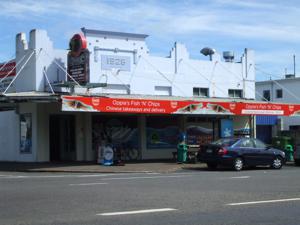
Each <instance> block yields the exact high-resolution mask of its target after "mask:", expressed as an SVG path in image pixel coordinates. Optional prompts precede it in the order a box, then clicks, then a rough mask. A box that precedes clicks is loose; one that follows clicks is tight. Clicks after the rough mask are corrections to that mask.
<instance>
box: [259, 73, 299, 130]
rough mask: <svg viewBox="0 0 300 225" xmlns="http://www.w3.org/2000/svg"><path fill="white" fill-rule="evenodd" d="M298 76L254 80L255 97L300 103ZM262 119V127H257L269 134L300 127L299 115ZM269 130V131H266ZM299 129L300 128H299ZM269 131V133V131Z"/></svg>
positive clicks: (263, 99) (264, 99) (271, 100)
mask: <svg viewBox="0 0 300 225" xmlns="http://www.w3.org/2000/svg"><path fill="white" fill-rule="evenodd" d="M299 85H300V78H299V77H295V76H294V75H287V76H286V78H283V79H277V80H267V81H259V82H256V84H255V87H256V92H257V94H256V99H257V100H262V101H270V102H280V103H282V102H284V103H292V104H299V103H300V89H299ZM266 120H267V121H265V122H264V121H262V127H258V128H259V129H261V130H262V132H263V133H265V134H266V133H269V136H276V135H278V134H279V133H280V131H289V130H291V129H292V130H298V129H299V128H300V118H299V117H286V116H275V117H274V118H273V119H272V118H271V119H270V118H266ZM267 130H269V131H267ZM299 130H300V129H299ZM270 131H271V133H270Z"/></svg>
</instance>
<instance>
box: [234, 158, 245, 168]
mask: <svg viewBox="0 0 300 225" xmlns="http://www.w3.org/2000/svg"><path fill="white" fill-rule="evenodd" d="M243 167H244V162H243V159H242V158H239V157H238V158H236V159H235V160H234V162H233V169H234V170H236V171H241V170H242V169H243Z"/></svg>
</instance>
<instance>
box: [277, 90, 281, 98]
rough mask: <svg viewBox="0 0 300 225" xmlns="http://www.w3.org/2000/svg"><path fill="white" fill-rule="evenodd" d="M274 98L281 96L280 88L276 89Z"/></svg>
mask: <svg viewBox="0 0 300 225" xmlns="http://www.w3.org/2000/svg"><path fill="white" fill-rule="evenodd" d="M276 98H282V89H277V90H276Z"/></svg>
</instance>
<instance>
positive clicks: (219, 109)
mask: <svg viewBox="0 0 300 225" xmlns="http://www.w3.org/2000/svg"><path fill="white" fill-rule="evenodd" d="M62 110H63V111H87V112H93V111H94V112H112V113H138V114H139V113H140V114H193V115H281V116H300V105H295V104H273V103H245V102H209V101H201V102H200V101H175V100H155V99H127V98H109V97H82V96H62Z"/></svg>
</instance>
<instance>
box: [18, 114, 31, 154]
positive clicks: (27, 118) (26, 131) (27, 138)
mask: <svg viewBox="0 0 300 225" xmlns="http://www.w3.org/2000/svg"><path fill="white" fill-rule="evenodd" d="M31 150H32V115H31V114H30V113H26V114H21V115H20V152H21V153H31Z"/></svg>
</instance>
